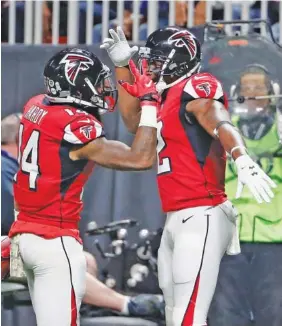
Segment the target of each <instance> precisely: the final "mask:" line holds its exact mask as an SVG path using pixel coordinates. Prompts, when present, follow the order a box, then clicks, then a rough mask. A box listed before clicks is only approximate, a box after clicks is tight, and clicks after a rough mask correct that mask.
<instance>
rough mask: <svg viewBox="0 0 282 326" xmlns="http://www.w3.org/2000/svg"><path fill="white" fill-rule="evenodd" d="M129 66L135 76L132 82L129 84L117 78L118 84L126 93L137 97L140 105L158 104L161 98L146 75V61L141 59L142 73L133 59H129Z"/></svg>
mask: <svg viewBox="0 0 282 326" xmlns="http://www.w3.org/2000/svg"><path fill="white" fill-rule="evenodd" d="M129 67H130V70H131V73H132V75H133V76H134V78H135V81H134V83H133V84H132V85H131V84H129V83H127V82H124V81H122V80H119V84H120V85H121V86H122V87H123V88H124V89H125V90H126V91H127V93H129V94H130V95H132V96H134V97H137V98H138V99H139V100H140V103H141V105H156V104H157V105H158V104H159V103H160V101H161V98H160V95H159V94H158V92H157V89H156V85H155V84H154V82H153V81H152V79H151V78H150V77H149V76H148V75H147V69H148V66H147V61H146V60H144V59H143V60H142V73H140V71H139V70H138V69H137V67H136V66H135V63H134V62H133V60H130V61H129Z"/></svg>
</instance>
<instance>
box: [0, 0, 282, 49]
mask: <svg viewBox="0 0 282 326" xmlns="http://www.w3.org/2000/svg"><path fill="white" fill-rule="evenodd" d="M9 2H10V1H1V7H2V8H1V9H2V13H1V27H2V35H1V36H2V42H7V41H8V26H9ZM109 2H110V4H109V6H110V10H109V20H110V27H113V28H114V27H115V26H116V25H117V1H109ZM268 2H269V4H268V20H269V23H270V24H271V27H272V31H273V33H274V37H275V39H276V40H277V41H278V40H279V0H273V1H268ZM206 3H207V1H205V0H200V1H194V22H193V23H194V25H195V26H197V25H202V24H204V23H205V22H206ZM248 3H249V6H250V8H249V9H250V11H249V12H250V19H255V18H260V17H261V1H249V2H248ZM24 6H25V1H17V3H16V21H17V24H16V42H17V43H23V40H24ZM52 9H53V1H44V2H43V14H42V22H43V43H51V41H52ZM86 9H87V4H86V1H79V31H78V34H79V43H85V34H86ZM67 11H68V1H60V25H59V43H62V44H64V43H66V41H67V16H68V15H67ZM102 11H103V1H95V2H94V7H93V21H94V22H93V34H92V35H93V37H92V39H93V43H99V42H101V34H102ZM139 13H140V15H139V17H134V16H133V1H124V19H123V29H124V31H125V34H126V36H127V38H128V39H129V40H131V39H132V26H133V20H134V19H139V23H140V26H139V40H141V41H144V40H146V38H147V27H148V26H147V14H148V0H144V1H140V8H139ZM168 17H169V1H159V13H158V22H159V26H158V27H159V28H161V27H163V26H168V25H169V18H168ZM241 17H242V7H241V4H240V1H232V18H233V19H240V18H241ZM223 18H224V1H213V9H212V19H213V20H218V19H223ZM187 20H188V1H183V0H180V1H178V0H176V1H175V25H177V26H187V23H188V22H187Z"/></svg>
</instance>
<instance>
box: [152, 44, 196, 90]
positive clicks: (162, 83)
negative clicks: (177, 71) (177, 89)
mask: <svg viewBox="0 0 282 326" xmlns="http://www.w3.org/2000/svg"><path fill="white" fill-rule="evenodd" d="M172 51H175V50H172ZM172 51H171V52H170V55H171V53H172ZM173 54H174V53H173ZM170 55H169V56H168V58H167V60H166V62H165V63H164V65H163V69H162V73H161V77H160V79H159V81H158V82H157V83H156V88H157V91H158V93H159V94H162V92H163V91H164V90H165V89H167V88H170V87H172V86H174V85H177V84H178V83H180V82H181V81H182V80H184V79H185V78H188V77H190V76H191V75H192V74H193V73H195V72H196V71H197V70H199V69H200V68H201V66H200V62H199V63H197V64H196V66H195V67H194V68H193V69H192V70H190V71H189V72H188V73H187V74H185V75H184V76H182V77H180V78H178V79H177V80H175V81H174V82H172V83H170V84H167V83H166V82H165V81H164V76H163V72H164V71H165V69H166V67H167V65H168V60H170V59H169V58H170ZM172 57H173V55H172V56H171V58H172Z"/></svg>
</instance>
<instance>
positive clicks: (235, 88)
mask: <svg viewBox="0 0 282 326" xmlns="http://www.w3.org/2000/svg"><path fill="white" fill-rule="evenodd" d="M251 68H257V69H259V70H261V72H262V73H263V74H264V75H266V76H267V78H268V80H269V83H270V85H269V86H270V87H269V88H270V90H269V91H270V93H269V95H280V85H279V83H278V82H276V81H273V80H271V78H270V73H269V70H268V69H267V68H266V67H265V66H263V65H260V64H258V63H253V64H250V65H247V66H246V67H245V69H244V70H243V71H242V73H241V76H242V75H243V74H244V73H247V72H248V70H249V69H251ZM241 76H240V79H241ZM239 89H240V81H239V82H237V83H236V84H233V85H232V86H231V87H230V96H231V98H237V97H238V95H239ZM270 101H271V104H276V103H277V99H276V98H271V99H270Z"/></svg>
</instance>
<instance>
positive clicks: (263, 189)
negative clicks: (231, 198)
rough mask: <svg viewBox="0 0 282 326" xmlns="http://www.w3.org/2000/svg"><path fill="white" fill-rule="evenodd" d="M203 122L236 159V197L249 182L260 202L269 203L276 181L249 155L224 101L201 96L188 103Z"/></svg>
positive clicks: (191, 110)
mask: <svg viewBox="0 0 282 326" xmlns="http://www.w3.org/2000/svg"><path fill="white" fill-rule="evenodd" d="M186 111H187V112H188V113H190V114H193V115H194V116H195V118H196V119H197V120H198V122H199V123H200V125H201V126H202V127H203V128H204V129H205V130H206V131H207V132H208V133H209V134H210V135H211V136H212V137H214V138H218V139H219V141H220V142H221V144H222V146H223V147H224V149H225V150H226V151H227V152H228V153H230V155H231V156H232V158H233V159H234V160H235V164H236V167H237V173H238V189H237V194H236V197H237V198H239V197H240V196H241V193H242V190H243V186H244V185H245V184H246V185H247V186H248V188H249V190H250V191H251V193H252V194H253V196H254V197H255V199H256V200H257V202H258V203H262V202H263V201H265V202H270V201H271V198H273V196H274V194H273V192H272V190H271V187H273V188H274V187H276V185H275V183H274V182H273V181H272V180H271V179H270V178H269V177H268V176H267V175H266V174H265V173H264V172H263V170H262V169H261V168H260V167H259V166H258V165H257V164H256V163H255V162H254V161H253V160H252V159H251V158H250V156H249V155H248V154H247V150H246V147H245V143H244V141H243V138H242V136H241V135H240V133H239V131H238V130H237V129H236V128H235V127H234V126H233V125H232V123H231V119H230V116H229V113H228V111H227V110H226V108H225V107H224V105H223V104H222V103H220V102H219V101H216V100H213V99H206V98H199V99H195V100H194V101H191V102H189V103H188V104H187V106H186Z"/></svg>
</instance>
